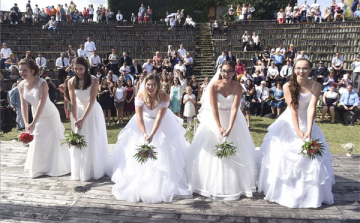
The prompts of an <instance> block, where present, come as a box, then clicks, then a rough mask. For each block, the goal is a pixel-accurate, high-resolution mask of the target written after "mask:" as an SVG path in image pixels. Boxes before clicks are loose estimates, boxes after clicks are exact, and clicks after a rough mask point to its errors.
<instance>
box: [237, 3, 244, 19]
mask: <svg viewBox="0 0 360 223" xmlns="http://www.w3.org/2000/svg"><path fill="white" fill-rule="evenodd" d="M236 17H237V19H238V20H239V21H240V20H243V19H244V17H243V16H241V7H240V5H237V6H236Z"/></svg>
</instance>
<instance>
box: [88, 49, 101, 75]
mask: <svg viewBox="0 0 360 223" xmlns="http://www.w3.org/2000/svg"><path fill="white" fill-rule="evenodd" d="M89 64H90V74H91V75H95V73H96V69H100V68H101V67H102V63H101V59H100V57H99V55H97V53H96V50H94V54H93V55H92V56H90V58H89Z"/></svg>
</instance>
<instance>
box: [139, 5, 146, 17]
mask: <svg viewBox="0 0 360 223" xmlns="http://www.w3.org/2000/svg"><path fill="white" fill-rule="evenodd" d="M139 13H140V15H141V17H142V18H144V16H145V13H146V8H145V7H144V4H141V6H140V8H139Z"/></svg>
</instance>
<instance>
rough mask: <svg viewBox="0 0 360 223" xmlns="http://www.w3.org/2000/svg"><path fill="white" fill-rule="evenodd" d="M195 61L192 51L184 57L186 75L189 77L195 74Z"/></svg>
mask: <svg viewBox="0 0 360 223" xmlns="http://www.w3.org/2000/svg"><path fill="white" fill-rule="evenodd" d="M193 63H194V60H193V58H192V57H191V55H190V52H187V53H186V56H185V58H184V65H185V70H186V75H185V76H187V77H189V76H192V75H193Z"/></svg>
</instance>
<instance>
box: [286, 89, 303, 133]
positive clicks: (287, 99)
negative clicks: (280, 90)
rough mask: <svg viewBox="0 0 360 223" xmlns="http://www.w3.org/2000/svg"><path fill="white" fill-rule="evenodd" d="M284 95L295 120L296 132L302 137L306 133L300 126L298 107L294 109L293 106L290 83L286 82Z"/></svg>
mask: <svg viewBox="0 0 360 223" xmlns="http://www.w3.org/2000/svg"><path fill="white" fill-rule="evenodd" d="M284 96H285V101H286V104H287V106H288V107H289V108H290V111H291V117H292V121H293V124H294V128H295V131H296V134H297V135H298V136H299V137H300V138H304V135H305V134H304V132H302V131H301V130H300V128H299V119H298V117H299V116H298V109H294V108H293V106H292V105H291V92H290V88H289V84H288V83H286V84H285V85H284Z"/></svg>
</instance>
